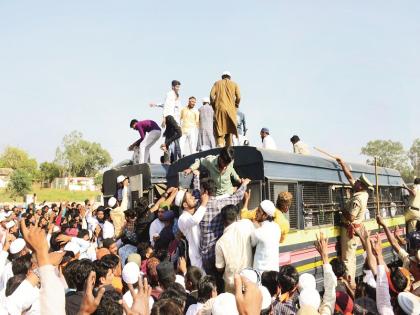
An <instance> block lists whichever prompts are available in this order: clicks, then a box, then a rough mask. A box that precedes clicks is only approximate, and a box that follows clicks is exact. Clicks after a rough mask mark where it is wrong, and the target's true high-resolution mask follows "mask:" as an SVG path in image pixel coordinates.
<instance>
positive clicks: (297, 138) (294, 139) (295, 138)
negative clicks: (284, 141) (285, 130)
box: [290, 135, 300, 144]
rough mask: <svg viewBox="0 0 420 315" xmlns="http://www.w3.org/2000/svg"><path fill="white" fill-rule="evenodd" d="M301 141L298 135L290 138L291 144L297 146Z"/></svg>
mask: <svg viewBox="0 0 420 315" xmlns="http://www.w3.org/2000/svg"><path fill="white" fill-rule="evenodd" d="M299 140H300V139H299V137H298V136H297V135H294V136H293V137H291V138H290V142H291V143H293V144H295V143H296V142H298V141H299Z"/></svg>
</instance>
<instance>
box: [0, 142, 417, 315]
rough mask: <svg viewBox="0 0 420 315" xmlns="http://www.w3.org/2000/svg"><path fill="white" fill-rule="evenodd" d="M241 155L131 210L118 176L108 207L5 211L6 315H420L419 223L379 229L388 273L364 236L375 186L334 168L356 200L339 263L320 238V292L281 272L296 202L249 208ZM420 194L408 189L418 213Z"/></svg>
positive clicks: (214, 163) (212, 160) (348, 212)
mask: <svg viewBox="0 0 420 315" xmlns="http://www.w3.org/2000/svg"><path fill="white" fill-rule="evenodd" d="M233 154H234V150H233V148H232V147H224V148H222V149H221V151H220V153H219V154H218V155H214V156H213V155H209V156H206V157H203V158H200V159H197V160H196V161H195V163H193V164H192V165H191V166H190V167H189V168H187V169H186V170H185V171H184V173H185V174H186V175H187V174H192V177H193V179H192V183H191V188H190V189H184V188H181V187H170V188H168V189H167V191H166V192H164V193H163V194H162V195H161V196H159V199H157V200H155V202H154V203H152V204H149V202H148V199H147V198H144V197H142V198H141V199H139V200H138V202H136V207H135V208H134V207H132V205H133V203H132V202H131V200H130V198H131V196H130V194H129V190H130V187H129V186H130V182H129V179H128V178H126V177H125V176H122V175H121V176H119V177H118V178H117V183H116V184H118V191H117V193H116V195H115V196H114V197H111V198H110V199H109V200H107V201H106V204H105V205H96V204H94V203H93V202H91V201H89V200H86V201H85V202H84V203H75V202H73V203H68V202H62V203H58V204H42V205H35V204H29V205H28V206H27V207H26V208H23V207H19V206H13V207H11V206H9V205H3V208H2V209H1V211H0V301H1V302H0V314H54V315H55V314H57V315H60V314H68V315H70V314H169V315H172V314H173V315H181V314H187V315H195V314H202V315H204V314H214V315H234V314H275V315H280V314H345V315H347V314H412V315H418V314H420V301H419V299H420V298H419V296H420V221H417V223H416V225H415V226H414V228H413V229H411V230H410V233H408V234H407V235H406V237H402V236H401V235H399V234H398V233H397V232H392V231H390V230H389V228H388V227H387V225H386V222H385V220H384V219H383V218H381V217H380V216H378V217H377V218H376V219H377V222H378V224H379V225H380V226H381V229H382V230H383V231H384V232H385V235H386V238H387V241H388V242H389V243H390V244H391V246H392V248H393V250H394V252H395V253H396V254H397V255H398V256H399V261H398V262H396V263H394V264H393V265H392V266H387V264H386V263H385V260H384V257H383V254H382V246H383V242H382V240H381V238H380V237H379V236H378V235H370V233H369V231H368V230H367V229H366V228H365V227H364V225H363V218H364V215H363V212H364V211H366V202H367V199H366V193H367V190H368V189H369V188H370V186H371V184H370V183H369V181H368V180H367V178H365V177H364V176H361V177H360V178H358V179H353V177H352V175H351V172H350V170H349V169H348V167H347V166H346V164H345V163H344V162H343V161H342V160H341V159H337V160H338V162H339V164H340V165H341V166H342V167H343V171H344V173H345V174H346V175H347V177H348V178H349V181H350V183H351V184H352V187H353V190H354V194H353V196H352V198H351V199H350V201H349V203H348V206H347V207H346V209H343V218H342V222H343V227H342V233H341V256H339V257H329V252H330V251H331V248H330V247H329V244H328V239H327V238H326V235H325V233H324V232H323V231H322V229H321V230H320V232H319V233H318V234H317V236H318V237H317V241H316V242H315V247H316V249H317V251H318V253H319V256H318V258H316V257H314V259H315V260H319V261H320V266H322V273H323V281H322V283H318V284H317V282H316V279H315V277H314V275H313V274H311V273H299V272H298V270H297V269H296V268H295V267H294V266H293V265H284V264H281V263H280V259H279V254H280V255H281V251H280V253H279V244H280V243H281V242H283V241H284V240H285V239H287V234H288V231H289V222H288V220H287V216H286V215H285V214H286V213H287V211H288V210H289V207H290V206H291V204H292V199H293V195H292V194H290V193H289V192H281V193H279V195H278V198H277V200H276V203H275V204H274V203H273V202H271V201H270V200H263V201H261V202H260V203H259V206H258V207H257V208H256V209H248V205H249V201H250V194H249V193H248V191H247V186H248V184H249V182H250V180H249V179H246V178H240V176H238V174H237V173H236V171H235V168H234V156H233ZM200 170H205V173H206V176H203V175H202V173H200ZM202 172H204V171H202ZM419 184H420V182H419V181H418V179H416V182H415V186H414V187H413V188H412V189H411V188H410V190H411V193H412V200H411V203H410V208H409V209H408V210H409V211H410V213H411V212H413V211H415V209H418V202H419V196H420V194H419V193H418V191H419ZM410 225H411V226H412V222H410ZM359 242H360V243H361V244H362V246H363V248H364V251H365V255H364V257H365V262H364V265H363V276H361V277H357V276H356V256H355V251H356V248H357V244H358V243H359ZM280 248H281V247H280ZM331 258H332V259H331ZM321 287H322V291H318V289H320V288H321Z"/></svg>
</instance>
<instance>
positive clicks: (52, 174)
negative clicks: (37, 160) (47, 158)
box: [39, 162, 62, 183]
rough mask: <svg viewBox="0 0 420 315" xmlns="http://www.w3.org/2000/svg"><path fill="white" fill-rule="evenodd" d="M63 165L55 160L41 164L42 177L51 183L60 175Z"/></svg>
mask: <svg viewBox="0 0 420 315" xmlns="http://www.w3.org/2000/svg"><path fill="white" fill-rule="evenodd" d="M61 172H62V167H60V166H59V165H58V164H57V163H54V162H43V163H41V164H40V165H39V173H40V176H39V177H40V179H41V180H43V181H44V180H45V181H48V182H49V183H51V182H52V181H53V180H54V178H56V177H60V174H61Z"/></svg>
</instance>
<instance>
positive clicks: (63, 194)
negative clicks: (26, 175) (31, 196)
mask: <svg viewBox="0 0 420 315" xmlns="http://www.w3.org/2000/svg"><path fill="white" fill-rule="evenodd" d="M32 193H36V195H37V201H38V202H43V201H44V200H46V201H62V200H63V201H64V200H67V201H84V200H85V199H92V198H95V197H96V196H98V195H100V192H99V191H69V190H61V189H52V188H40V187H39V186H38V185H34V186H33V187H32ZM13 201H16V202H22V201H23V200H22V199H21V198H20V197H18V198H17V199H16V200H13V199H12V198H10V196H9V194H8V193H7V191H6V190H5V189H0V202H13Z"/></svg>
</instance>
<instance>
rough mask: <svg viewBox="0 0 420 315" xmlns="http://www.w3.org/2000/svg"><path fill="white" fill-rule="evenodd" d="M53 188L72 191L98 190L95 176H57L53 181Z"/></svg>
mask: <svg viewBox="0 0 420 315" xmlns="http://www.w3.org/2000/svg"><path fill="white" fill-rule="evenodd" d="M51 188H54V189H67V190H70V191H97V190H98V188H97V187H96V186H95V179H94V178H93V177H57V178H55V179H54V180H53V181H52V183H51Z"/></svg>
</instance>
